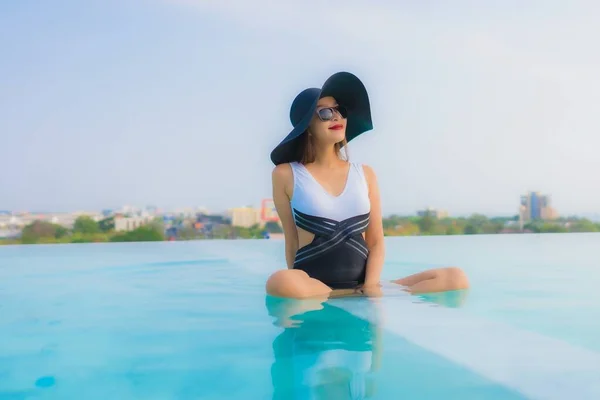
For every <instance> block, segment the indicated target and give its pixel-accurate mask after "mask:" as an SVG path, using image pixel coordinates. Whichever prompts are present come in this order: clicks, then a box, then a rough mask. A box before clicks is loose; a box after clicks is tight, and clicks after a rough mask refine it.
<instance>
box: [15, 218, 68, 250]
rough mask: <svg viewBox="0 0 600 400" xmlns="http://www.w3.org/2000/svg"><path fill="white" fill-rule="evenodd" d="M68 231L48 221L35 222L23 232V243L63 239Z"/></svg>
mask: <svg viewBox="0 0 600 400" xmlns="http://www.w3.org/2000/svg"><path fill="white" fill-rule="evenodd" d="M67 233H68V230H67V229H66V228H65V227H63V226H60V225H57V224H53V223H51V222H47V221H33V222H32V223H31V224H29V225H27V226H25V228H23V231H22V232H21V242H22V243H26V244H30V243H37V242H39V241H42V240H46V241H48V239H61V238H63V237H64V236H66V235H67Z"/></svg>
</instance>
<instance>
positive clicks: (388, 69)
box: [0, 0, 600, 214]
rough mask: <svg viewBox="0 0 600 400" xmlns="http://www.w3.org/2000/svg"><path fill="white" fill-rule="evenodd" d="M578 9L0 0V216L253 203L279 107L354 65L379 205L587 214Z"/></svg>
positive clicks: (591, 193)
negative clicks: (370, 124) (538, 205)
mask: <svg viewBox="0 0 600 400" xmlns="http://www.w3.org/2000/svg"><path fill="white" fill-rule="evenodd" d="M599 8H600V7H599V6H598V5H597V4H595V3H593V2H559V1H544V2H542V1H531V2H527V4H523V2H517V1H504V2H474V1H459V2H453V5H452V6H450V5H449V2H445V1H426V2H407V1H402V2H392V1H373V2H367V1H357V0H354V1H348V0H347V1H339V0H331V1H328V2H322V1H321V2H317V1H316V0H307V1H303V2H293V1H279V2H274V1H266V0H257V1H253V2H248V1H243V0H231V1H227V2H217V1H203V0H147V1H141V0H119V1H116V0H104V1H96V0H91V1H85V2H83V1H65V0H57V1H54V2H51V3H50V2H43V1H29V0H21V1H18V2H2V3H0V54H2V56H1V57H0V143H2V146H1V149H2V151H1V153H0V154H1V156H0V162H1V164H0V165H2V173H1V174H0V194H1V195H0V209H12V210H28V209H29V210H32V209H43V210H57V211H63V210H82V209H84V210H90V209H102V208H110V207H118V206H121V205H124V204H131V205H146V204H155V205H158V206H160V207H167V208H170V207H178V206H205V207H208V208H209V209H211V210H215V211H221V210H224V209H226V208H229V207H234V206H241V205H259V204H260V200H261V199H262V198H265V197H270V190H271V189H270V184H271V182H270V173H271V169H272V165H271V163H270V160H269V152H270V151H271V149H272V147H273V146H274V145H276V144H277V143H278V142H279V141H280V140H281V138H282V137H283V136H284V135H285V134H287V132H288V131H289V130H290V123H289V119H288V112H289V106H290V103H291V101H292V99H293V97H294V96H295V95H296V94H297V93H298V92H299V91H301V90H302V89H304V88H305V87H309V86H319V85H320V84H321V83H322V82H323V81H324V80H325V79H326V78H327V77H328V76H329V75H330V74H332V73H334V72H336V71H339V70H347V71H351V72H353V73H355V74H357V75H358V76H359V77H360V78H361V79H362V80H363V81H364V83H365V85H366V86H367V89H368V90H369V93H370V97H371V102H372V107H373V110H372V112H373V118H374V124H375V129H374V130H373V131H371V132H369V133H368V134H365V135H363V136H361V137H360V138H358V139H357V140H355V141H353V142H352V143H351V144H350V155H351V158H352V159H353V160H354V161H357V162H364V163H367V164H369V165H371V166H373V167H374V168H375V170H376V172H377V174H378V176H379V184H380V188H381V192H382V203H383V209H384V212H385V213H392V212H401V213H413V212H414V211H415V210H416V209H419V208H422V207H425V206H428V205H429V206H433V207H439V208H444V209H447V210H449V211H450V213H451V214H463V213H470V212H483V213H487V214H514V213H516V210H517V207H518V202H519V196H520V195H521V194H522V193H524V192H525V191H527V190H540V191H542V192H545V193H548V194H551V195H552V197H553V202H554V205H555V206H556V208H557V209H558V211H559V212H560V213H562V214H571V213H590V212H598V211H600V206H599V204H600V201H599V200H600V185H598V184H597V183H596V182H597V181H598V178H597V176H596V174H597V171H600V157H598V148H599V146H600V136H599V135H598V131H599V128H600V114H599V113H598V111H597V110H598V106H599V105H600V80H599V79H598V77H597V71H598V70H599V67H600V55H599V53H598V52H597V51H595V49H596V48H597V38H598V37H599V36H600V35H599V34H600V27H599V26H598V24H597V23H596V21H594V16H595V15H598V14H597V12H598V11H599Z"/></svg>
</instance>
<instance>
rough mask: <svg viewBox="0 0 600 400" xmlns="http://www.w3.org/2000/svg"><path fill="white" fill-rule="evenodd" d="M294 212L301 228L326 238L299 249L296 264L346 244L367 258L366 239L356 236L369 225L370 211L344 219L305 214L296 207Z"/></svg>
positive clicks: (297, 223)
mask: <svg viewBox="0 0 600 400" xmlns="http://www.w3.org/2000/svg"><path fill="white" fill-rule="evenodd" d="M294 214H295V217H296V218H295V220H296V225H297V226H298V227H299V228H301V229H304V230H305V231H308V232H311V233H313V234H315V235H317V236H321V237H323V238H325V241H322V242H321V243H318V244H315V245H312V244H310V245H308V246H304V247H302V248H301V249H300V250H298V252H297V253H296V260H295V261H294V264H297V263H301V262H303V261H306V260H309V259H311V258H314V257H316V256H318V255H321V254H323V253H325V252H327V251H330V250H332V249H334V248H336V247H338V246H344V245H345V246H348V247H349V248H350V249H353V250H354V251H357V252H358V253H359V254H360V255H361V256H363V257H364V258H365V259H366V258H367V256H368V254H369V250H368V249H367V247H366V246H365V245H364V244H363V243H364V241H362V240H361V241H359V240H357V239H356V236H357V235H360V234H362V233H363V232H364V231H365V230H366V229H367V226H368V225H369V213H367V214H363V215H357V216H355V217H350V218H348V219H345V220H343V221H335V220H332V219H328V218H323V217H316V216H313V215H308V214H304V213H302V212H300V211H298V210H296V209H294ZM361 239H362V238H361Z"/></svg>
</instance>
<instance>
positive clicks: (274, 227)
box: [265, 221, 283, 233]
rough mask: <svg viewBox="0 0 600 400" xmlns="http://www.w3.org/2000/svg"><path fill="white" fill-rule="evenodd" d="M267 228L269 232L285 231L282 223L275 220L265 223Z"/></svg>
mask: <svg viewBox="0 0 600 400" xmlns="http://www.w3.org/2000/svg"><path fill="white" fill-rule="evenodd" d="M265 230H266V231H267V232H269V233H283V229H282V228H281V225H279V224H278V223H277V222H273V221H269V222H267V223H266V224H265Z"/></svg>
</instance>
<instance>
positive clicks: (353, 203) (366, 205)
mask: <svg viewBox="0 0 600 400" xmlns="http://www.w3.org/2000/svg"><path fill="white" fill-rule="evenodd" d="M290 165H291V167H292V171H293V173H294V191H293V193H292V200H291V206H292V210H293V211H294V217H295V219H296V220H297V218H296V211H299V212H301V213H303V214H307V215H310V216H315V217H320V218H327V219H330V220H334V221H344V220H346V219H348V218H352V217H356V216H359V215H364V214H367V213H369V212H370V210H371V202H370V200H369V186H368V184H367V180H366V178H365V173H364V170H363V167H362V165H361V164H356V163H350V171H349V172H348V178H347V181H346V186H345V187H344V190H343V191H342V193H341V194H340V195H339V196H334V195H332V194H331V193H329V192H327V191H326V190H325V189H324V188H323V186H321V184H320V183H319V182H317V180H316V179H315V178H314V177H313V176H312V174H311V173H310V172H308V170H307V169H306V167H305V166H304V165H303V164H301V163H298V162H292V163H290Z"/></svg>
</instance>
